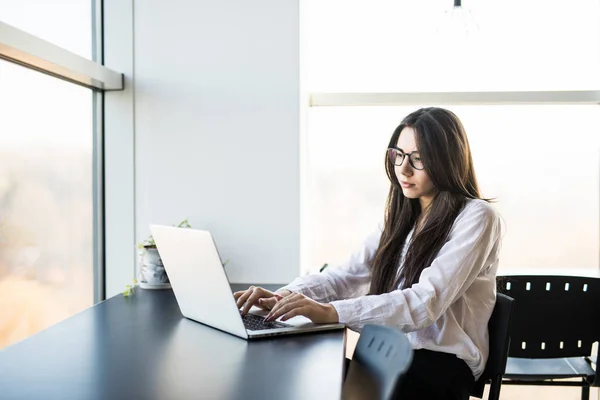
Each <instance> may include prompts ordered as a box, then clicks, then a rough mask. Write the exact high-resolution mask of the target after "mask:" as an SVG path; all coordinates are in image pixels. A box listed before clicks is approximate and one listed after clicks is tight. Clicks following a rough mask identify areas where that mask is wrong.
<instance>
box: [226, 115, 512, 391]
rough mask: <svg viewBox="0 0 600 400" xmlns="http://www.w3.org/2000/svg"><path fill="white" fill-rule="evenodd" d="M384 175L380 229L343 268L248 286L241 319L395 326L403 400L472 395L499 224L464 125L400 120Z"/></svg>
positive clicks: (492, 292)
mask: <svg viewBox="0 0 600 400" xmlns="http://www.w3.org/2000/svg"><path fill="white" fill-rule="evenodd" d="M385 168H386V172H387V175H388V178H389V180H390V183H391V185H390V191H389V194H388V201H387V206H386V210H385V215H384V222H383V223H382V224H381V226H380V227H378V229H376V230H375V231H374V232H373V233H372V234H370V235H369V236H368V237H367V238H366V239H365V241H364V243H363V244H362V246H361V248H359V249H358V250H357V251H356V252H355V253H353V254H352V255H351V257H350V259H349V260H348V261H347V262H345V263H344V264H342V265H340V266H338V267H330V268H327V269H326V270H324V271H323V272H322V273H321V274H317V275H307V276H303V277H300V278H297V279H296V280H294V281H293V282H292V283H290V284H289V285H287V286H285V287H283V288H281V289H279V290H277V291H276V292H270V291H268V290H265V289H263V288H260V287H250V288H249V289H247V290H245V291H241V292H236V293H235V294H234V296H235V298H236V299H237V304H238V307H240V309H241V310H242V314H246V313H247V312H248V311H249V309H250V308H251V307H252V306H253V305H256V306H258V307H261V308H264V309H268V310H270V312H269V314H268V316H267V320H270V321H273V320H276V319H280V320H281V321H285V320H287V319H289V318H292V317H294V316H297V315H303V316H305V317H307V318H309V319H311V320H312V321H313V322H315V323H330V322H341V323H344V324H346V325H347V326H348V327H349V328H351V329H354V330H357V331H360V330H361V328H362V327H363V326H364V325H365V324H382V325H388V326H393V327H396V328H397V329H399V330H401V331H403V332H405V333H406V335H407V337H408V338H409V340H410V342H411V344H412V346H413V348H414V349H415V353H414V357H413V363H412V365H411V367H410V370H409V371H408V373H407V374H406V376H405V378H404V380H403V381H402V387H401V390H400V393H402V398H403V399H404V398H423V399H468V398H469V389H470V387H471V385H472V383H473V381H474V380H475V379H477V378H478V377H479V376H480V375H481V373H482V372H483V370H484V368H485V364H486V361H487V357H488V332H487V325H488V321H489V319H490V316H491V313H492V310H493V308H494V304H495V299H496V270H497V266H498V254H499V250H500V236H501V226H500V217H499V215H498V214H497V212H496V211H495V210H494V208H493V207H492V206H491V205H490V204H489V203H488V202H487V201H486V200H484V199H482V197H481V195H480V193H479V188H478V184H477V179H476V176H475V171H474V167H473V161H472V157H471V151H470V148H469V143H468V140H467V137H466V134H465V131H464V128H463V126H462V123H461V122H460V120H459V119H458V117H456V115H455V114H453V113H452V112H450V111H448V110H445V109H442V108H424V109H420V110H417V111H415V112H413V113H412V114H410V115H408V116H407V117H406V118H405V119H404V120H403V121H402V123H401V124H400V125H399V126H398V127H397V128H396V130H395V131H394V133H393V134H392V137H391V139H390V142H389V145H388V148H387V150H386V158H385ZM440 376H443V377H444V379H440Z"/></svg>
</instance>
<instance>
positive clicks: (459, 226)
mask: <svg viewBox="0 0 600 400" xmlns="http://www.w3.org/2000/svg"><path fill="white" fill-rule="evenodd" d="M500 231H501V228H500V220H499V216H498V215H497V214H496V212H495V211H494V209H493V208H492V207H491V206H490V205H489V204H487V203H483V202H478V203H476V204H473V205H472V208H471V209H469V210H465V211H464V212H463V213H462V214H461V215H459V217H458V218H457V220H456V221H455V224H454V227H453V228H452V231H451V233H450V237H449V240H448V241H447V242H446V244H444V246H443V247H442V248H441V249H440V251H439V253H438V256H437V257H436V258H435V260H434V261H433V263H432V264H431V265H430V266H429V267H428V268H425V269H424V270H423V272H422V273H421V276H420V278H419V281H418V283H416V284H414V285H413V286H412V287H410V288H408V289H404V290H396V291H393V292H390V293H385V294H381V295H375V296H363V297H360V298H356V299H351V300H339V301H333V302H332V303H331V305H332V306H333V307H334V308H335V309H336V311H337V313H338V318H339V322H342V323H345V324H347V325H348V326H349V327H351V328H355V329H360V328H362V327H363V326H364V325H365V324H368V323H376V324H385V325H392V326H396V327H397V328H399V329H401V330H402V331H404V332H410V331H415V330H419V329H423V328H425V327H427V326H429V325H431V324H433V323H434V322H435V321H436V320H438V319H439V318H440V316H441V315H443V314H444V313H445V312H446V310H447V308H448V307H449V306H450V305H451V304H452V303H453V302H454V301H455V300H456V299H457V298H459V297H460V296H462V295H463V294H464V292H465V291H466V290H467V289H468V288H469V286H470V285H471V284H472V283H473V281H474V280H475V279H476V278H477V277H478V275H479V274H480V273H481V271H483V270H484V269H485V268H486V267H487V266H489V265H490V263H491V262H493V261H494V260H490V255H491V253H492V251H493V249H494V247H495V246H497V245H498V243H497V242H498V241H499V240H500V234H501V233H500ZM496 248H497V247H496ZM494 253H495V252H494ZM492 256H493V257H492V258H494V259H495V256H496V255H495V254H493V255H492Z"/></svg>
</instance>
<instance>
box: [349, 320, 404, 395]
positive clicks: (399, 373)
mask: <svg viewBox="0 0 600 400" xmlns="http://www.w3.org/2000/svg"><path fill="white" fill-rule="evenodd" d="M412 356H413V350H412V346H411V344H410V342H409V341H408V338H407V337H406V336H405V335H404V333H402V332H400V331H399V330H397V329H394V328H391V327H388V326H383V325H365V327H364V328H363V330H362V332H361V334H360V338H359V339H358V343H357V344H356V349H355V350H354V355H353V357H352V362H351V363H350V367H349V369H348V374H347V375H346V380H345V382H344V387H343V391H342V398H343V399H346V400H349V399H353V400H359V399H369V400H389V399H392V398H394V397H395V396H396V390H397V388H398V385H399V383H400V382H401V380H402V377H403V376H404V374H405V372H406V371H407V370H408V368H409V367H410V364H411V362H412Z"/></svg>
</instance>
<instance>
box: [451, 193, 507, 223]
mask: <svg viewBox="0 0 600 400" xmlns="http://www.w3.org/2000/svg"><path fill="white" fill-rule="evenodd" d="M459 218H460V219H470V218H477V219H480V220H481V222H484V223H497V222H498V221H499V220H500V214H499V213H498V210H497V209H496V207H495V206H494V205H493V204H491V203H490V202H488V201H485V200H481V199H467V201H466V203H465V206H464V208H463V209H462V211H461V212H460V214H459Z"/></svg>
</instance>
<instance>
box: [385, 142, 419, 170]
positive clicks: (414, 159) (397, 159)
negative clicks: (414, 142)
mask: <svg viewBox="0 0 600 400" xmlns="http://www.w3.org/2000/svg"><path fill="white" fill-rule="evenodd" d="M387 156H388V159H389V160H390V162H391V163H392V164H394V165H397V166H400V165H402V163H403V162H404V157H408V162H409V163H410V166H411V167H413V168H414V169H418V170H422V169H423V168H424V166H423V160H422V159H421V156H419V152H418V151H411V152H410V153H405V152H403V151H402V150H400V149H398V148H396V147H390V148H388V149H387Z"/></svg>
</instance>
